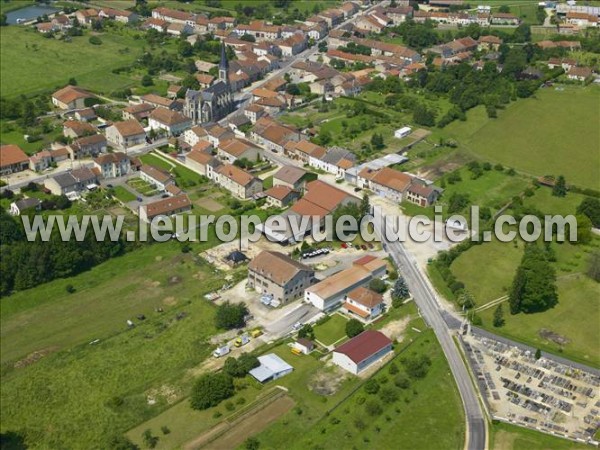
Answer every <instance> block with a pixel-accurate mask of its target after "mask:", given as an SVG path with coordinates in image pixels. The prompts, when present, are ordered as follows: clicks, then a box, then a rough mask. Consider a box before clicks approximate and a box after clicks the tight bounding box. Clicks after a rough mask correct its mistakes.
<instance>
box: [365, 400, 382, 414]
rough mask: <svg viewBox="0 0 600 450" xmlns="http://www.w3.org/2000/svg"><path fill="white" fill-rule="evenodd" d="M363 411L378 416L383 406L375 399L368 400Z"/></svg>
mask: <svg viewBox="0 0 600 450" xmlns="http://www.w3.org/2000/svg"><path fill="white" fill-rule="evenodd" d="M365 411H366V412H367V414H368V415H370V416H378V415H380V414H381V413H382V412H383V408H382V407H381V405H380V404H379V402H378V401H377V400H369V401H368V402H367V403H365Z"/></svg>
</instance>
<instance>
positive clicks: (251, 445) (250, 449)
mask: <svg viewBox="0 0 600 450" xmlns="http://www.w3.org/2000/svg"><path fill="white" fill-rule="evenodd" d="M259 447H260V442H259V440H258V439H256V438H255V437H254V436H252V437H249V438H248V439H246V440H245V441H244V448H245V449H246V450H258V448H259Z"/></svg>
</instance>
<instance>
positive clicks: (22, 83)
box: [0, 26, 145, 97]
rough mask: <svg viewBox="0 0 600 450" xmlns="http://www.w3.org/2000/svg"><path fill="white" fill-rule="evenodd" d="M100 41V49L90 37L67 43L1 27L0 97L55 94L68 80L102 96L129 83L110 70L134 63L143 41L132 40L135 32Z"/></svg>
mask: <svg viewBox="0 0 600 450" xmlns="http://www.w3.org/2000/svg"><path fill="white" fill-rule="evenodd" d="M99 37H100V39H101V40H102V45H92V44H90V43H89V42H88V39H89V35H88V34H86V35H84V36H79V37H73V40H72V42H65V41H58V40H56V39H47V38H45V37H42V36H41V35H40V34H38V33H36V32H35V31H34V30H33V29H31V28H22V27H17V26H8V27H2V29H1V30H0V58H1V59H2V67H1V69H0V77H1V78H2V85H1V89H0V95H2V96H7V97H16V96H18V95H22V94H24V95H30V94H38V93H41V92H44V91H53V90H55V89H58V88H61V87H64V86H65V85H66V84H67V82H68V80H69V78H71V77H74V78H75V79H76V80H77V82H78V83H79V85H80V86H82V87H84V88H88V89H91V90H92V91H97V92H101V93H105V94H107V93H110V92H111V91H113V90H116V89H121V88H124V87H127V86H131V85H133V84H134V81H133V80H132V79H131V78H129V77H127V76H123V75H116V74H113V73H112V70H113V69H115V68H117V67H121V66H123V65H127V64H131V63H133V62H134V61H135V59H136V58H137V57H138V56H139V55H141V53H142V47H143V46H144V44H145V41H144V40H141V39H139V40H136V39H134V37H133V33H132V34H117V33H114V32H105V33H101V34H100V35H99Z"/></svg>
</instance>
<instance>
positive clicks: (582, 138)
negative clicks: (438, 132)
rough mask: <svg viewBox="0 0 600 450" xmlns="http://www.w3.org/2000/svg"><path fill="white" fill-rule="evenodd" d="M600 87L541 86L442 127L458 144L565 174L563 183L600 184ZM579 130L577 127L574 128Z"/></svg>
mask: <svg viewBox="0 0 600 450" xmlns="http://www.w3.org/2000/svg"><path fill="white" fill-rule="evenodd" d="M599 101H600V89H599V88H598V87H597V86H588V87H585V88H582V87H577V86H564V87H560V88H546V89H540V90H538V91H537V92H536V94H535V96H534V97H533V98H529V99H521V100H519V101H517V102H513V103H511V104H510V105H509V106H508V107H507V108H506V110H503V111H499V114H498V118H497V119H492V120H491V119H488V118H487V116H486V114H485V110H484V108H483V107H477V108H474V109H473V110H471V111H469V112H468V114H467V121H466V122H459V121H456V122H453V123H451V124H450V125H448V127H446V128H445V129H444V130H443V131H444V133H445V134H446V135H447V136H448V137H452V138H454V139H456V140H457V141H458V142H459V144H460V146H461V148H465V149H466V150H469V151H471V152H472V153H473V154H474V155H477V156H479V157H481V158H484V159H486V160H488V161H490V162H493V163H501V164H504V165H505V166H509V167H513V168H515V169H516V170H517V171H521V172H524V173H527V174H529V175H533V176H536V177H537V176H543V175H555V176H558V175H564V176H565V178H566V179H567V183H570V184H574V185H576V186H580V187H584V188H591V189H596V190H598V189H599V188H600V184H599V180H600V153H598V142H600V128H599V127H598V123H600V110H599V109H598V102H599ZM573 130H577V132H573Z"/></svg>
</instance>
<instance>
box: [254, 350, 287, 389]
mask: <svg viewBox="0 0 600 450" xmlns="http://www.w3.org/2000/svg"><path fill="white" fill-rule="evenodd" d="M258 361H259V362H260V366H258V367H257V368H255V369H252V370H251V371H250V375H252V376H253V377H254V378H256V379H257V380H258V381H260V382H261V383H262V382H263V381H266V380H268V379H269V378H271V377H273V376H276V375H278V374H281V373H283V372H288V371H291V370H293V369H294V368H293V367H292V366H290V365H289V364H288V363H286V362H285V361H284V360H283V359H281V358H280V357H279V356H277V355H276V354H275V353H269V354H267V355H262V356H259V357H258Z"/></svg>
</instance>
